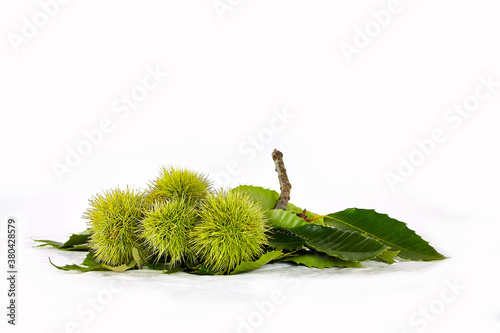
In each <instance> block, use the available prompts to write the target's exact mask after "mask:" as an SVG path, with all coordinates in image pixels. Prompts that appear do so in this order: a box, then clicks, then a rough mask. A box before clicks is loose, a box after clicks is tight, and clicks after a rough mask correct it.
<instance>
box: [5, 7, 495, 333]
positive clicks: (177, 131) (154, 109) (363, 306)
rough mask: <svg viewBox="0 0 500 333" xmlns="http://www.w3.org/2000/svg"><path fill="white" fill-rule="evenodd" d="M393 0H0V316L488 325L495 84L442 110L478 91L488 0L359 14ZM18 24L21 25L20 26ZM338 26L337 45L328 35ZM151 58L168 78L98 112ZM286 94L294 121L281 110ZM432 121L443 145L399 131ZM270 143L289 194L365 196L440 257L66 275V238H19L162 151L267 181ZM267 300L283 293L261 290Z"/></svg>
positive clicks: (58, 221)
mask: <svg viewBox="0 0 500 333" xmlns="http://www.w3.org/2000/svg"><path fill="white" fill-rule="evenodd" d="M47 2H48V0H45V1H43V0H42V1H41V3H47ZM214 4H219V5H220V4H222V5H220V6H224V4H225V6H226V7H223V8H225V10H226V11H223V12H221V11H220V10H221V9H219V12H218V10H217V9H216V7H214ZM227 6H229V8H230V10H229V9H228V7H227ZM388 6H389V7H390V6H391V5H389V1H373V0H372V1H290V0H286V1H285V0H281V1H236V0H233V1H229V0H224V1H220V2H213V1H212V0H205V1H159V0H156V1H153V0H151V1H124V0H120V1H118V0H113V1H105V2H103V1H67V3H65V4H62V1H61V3H60V4H59V5H58V8H55V7H53V6H52V7H51V10H52V11H53V12H52V16H50V17H49V16H48V15H47V14H44V11H43V9H42V7H41V5H40V3H39V2H38V1H34V0H31V1H26V0H24V1H16V2H12V1H9V2H7V1H2V3H1V5H0V35H1V42H0V57H1V59H0V60H1V61H0V88H1V98H0V110H1V122H0V124H1V128H0V147H1V150H0V153H1V155H0V156H1V160H0V161H1V162H0V168H1V173H0V191H1V192H0V195H1V203H0V205H1V206H0V218H1V220H2V221H3V222H2V224H1V225H2V227H1V231H0V232H1V235H2V244H1V253H3V254H2V255H1V256H0V257H1V258H2V259H1V263H2V264H1V265H0V267H1V268H2V271H4V272H5V271H6V269H7V268H6V265H5V264H6V244H5V239H6V237H5V233H6V228H7V227H6V222H7V218H8V217H9V216H13V217H15V218H16V219H17V223H18V236H19V245H18V252H19V253H18V259H19V281H18V290H19V295H18V306H19V307H18V326H16V327H15V328H12V327H10V325H7V324H6V316H5V313H6V309H5V306H6V302H7V296H6V291H7V283H6V282H7V281H6V279H5V278H2V279H1V280H2V283H0V288H1V291H0V295H2V296H1V301H0V303H1V304H2V306H1V308H2V309H3V310H1V312H2V314H1V317H0V318H2V319H1V327H2V331H4V328H6V327H7V328H8V329H9V332H15V331H18V332H33V331H35V330H36V331H39V332H57V333H59V332H105V331H109V330H113V331H119V330H122V331H127V332H128V331H147V330H151V331H152V330H153V329H155V330H162V331H169V330H182V331H186V332H194V331H203V332H305V331H308V332H312V331H322V332H323V331H326V332H333V331H339V332H365V331H368V330H369V331H371V332H384V333H387V332H390V333H392V332H394V333H403V332H407V333H413V332H445V331H455V332H471V331H481V332H498V327H499V326H500V301H499V299H500V292H499V288H498V284H497V283H496V282H497V280H498V276H499V275H498V273H499V269H498V267H499V266H498V264H497V263H496V262H497V259H498V254H499V250H500V246H499V245H498V243H499V242H498V232H499V231H500V227H499V225H500V224H499V222H500V221H499V219H498V214H497V212H496V210H497V207H498V202H499V194H498V193H499V192H498V188H499V186H500V181H499V177H498V170H499V169H500V162H499V161H500V159H498V158H497V152H498V143H499V138H500V135H499V131H498V124H499V120H500V117H499V114H498V110H499V108H500V86H498V85H497V86H496V87H493V88H492V89H491V91H490V92H489V94H488V97H487V98H484V99H483V100H481V101H480V102H479V104H478V105H477V107H475V108H474V110H473V111H471V112H470V114H469V115H468V116H467V117H466V118H464V119H463V120H461V121H460V123H459V121H458V120H455V121H453V122H452V121H451V120H450V118H445V117H446V115H448V116H451V114H448V112H449V111H448V110H450V108H453V105H454V104H461V103H463V102H464V101H469V102H471V103H472V102H474V98H475V97H474V96H475V93H476V88H477V87H478V86H480V85H481V79H480V78H481V77H482V78H484V79H487V78H488V77H489V78H490V79H491V80H492V81H494V82H500V68H499V67H500V65H499V59H500V46H499V39H498V31H500V20H498V12H499V9H500V6H499V5H498V4H497V3H496V2H494V1H486V0H483V1H474V2H472V1H457V0H454V1H451V0H450V1H439V2H438V3H436V1H430V0H420V1H410V0H401V2H400V3H399V5H397V6H396V10H394V11H393V14H391V17H390V19H388V17H387V16H385V20H386V21H385V22H386V23H387V24H384V25H385V26H383V27H381V25H380V24H379V23H376V22H377V21H376V20H375V18H374V15H373V14H372V12H373V11H375V12H378V13H381V12H380V11H381V10H386V9H387V8H388ZM221 8H222V7H221ZM391 8H392V7H391ZM46 10H47V9H46ZM222 10H224V9H222ZM49 11H50V10H49ZM383 13H387V12H383ZM44 15H45V16H44ZM379 16H380V15H379ZM44 17H45V18H47V17H48V20H47V21H46V22H44ZM36 20H38V21H36ZM389 20H390V22H389ZM34 21H35V23H36V24H37V25H38V27H36V26H35V31H33V29H31V30H30V29H29V28H27V27H26V26H27V25H29V24H32V23H33V22H34ZM27 22H28V23H27ZM29 22H31V23H29ZM367 28H368V29H372V30H370V31H369V33H370V35H371V37H370V36H369V37H367V38H368V40H367V39H366V37H365V40H364V43H365V44H366V45H363V44H362V43H361V42H363V37H362V36H361V37H360V32H359V31H360V30H361V31H363V30H365V29H367ZM377 29H378V30H377ZM23 32H24V33H25V35H23ZM26 34H27V35H26ZM22 38H24V39H22ZM15 40H17V41H18V43H17V44H16V42H13V41H15ZM20 40H21V41H22V42H19V41H20ZM355 43H358V44H357V45H358V46H359V47H358V48H357V53H355V54H352V55H351V56H350V57H346V55H345V54H344V53H343V51H342V47H344V48H345V47H346V45H347V44H349V45H351V46H352V47H356V44H355ZM360 43H361V44H360ZM147 68H150V70H151V69H156V68H158V69H159V70H160V71H162V72H166V73H168V76H167V77H165V78H164V79H163V80H162V82H161V83H159V84H158V85H157V87H156V88H154V89H152V90H151V91H149V92H147V96H145V98H144V100H143V101H141V102H140V103H138V105H137V107H135V108H133V109H129V110H124V109H123V108H122V109H121V111H120V112H115V111H118V110H117V109H116V108H114V106H115V107H116V106H117V104H116V103H121V102H120V100H121V98H122V96H123V95H124V94H131V93H132V92H134V91H135V92H136V93H139V92H140V90H141V88H140V85H141V84H142V82H143V80H144V78H145V77H146V76H147V75H148V70H147ZM149 82H150V83H151V82H153V81H149ZM497 84H498V83H497ZM478 89H480V91H482V92H483V93H485V92H487V90H485V88H484V87H483V88H478ZM476 101H477V99H476ZM120 105H121V106H122V107H123V104H120ZM284 110H286V112H288V114H290V116H289V118H287V120H286V121H284V120H282V119H278V118H276V112H278V113H279V112H281V113H283V112H285V111H284ZM125 111H129V112H128V113H127V114H125ZM455 116H456V115H455ZM105 119H108V120H109V122H110V123H111V126H112V130H111V131H108V132H109V133H105V134H103V136H102V137H99V135H96V136H95V140H94V141H95V144H93V145H92V146H91V148H90V149H91V151H90V150H89V149H88V148H89V146H88V144H87V146H86V148H87V151H86V153H87V155H86V156H83V157H82V158H81V161H79V162H78V163H74V164H75V165H73V166H72V167H70V172H65V173H64V174H63V175H62V176H61V177H60V178H58V176H57V174H56V172H55V171H54V164H55V163H61V164H65V163H66V162H65V160H66V158H67V155H68V152H69V151H70V150H71V149H77V147H79V146H80V147H83V146H85V145H86V143H84V142H85V140H86V137H85V135H84V132H85V131H87V132H88V131H91V130H93V129H96V128H97V127H98V126H99V124H100V122H102V121H103V120H104V121H106V120H105ZM447 119H448V120H447ZM455 119H456V118H455ZM454 124H455V126H454ZM439 129H441V130H442V132H443V133H445V136H446V140H444V142H440V143H437V144H434V147H431V146H432V145H428V152H427V153H428V154H427V155H423V153H419V152H418V149H419V148H418V146H417V144H416V142H415V141H416V140H417V141H422V140H428V139H429V138H431V136H432V133H433V132H434V131H436V130H438V131H439ZM82 142H83V143H82ZM274 148H279V149H280V150H281V151H282V152H283V153H284V156H285V164H286V167H287V170H288V173H289V177H290V180H291V182H292V185H293V189H292V200H291V201H292V202H293V203H295V204H297V205H300V206H303V207H306V208H308V209H310V210H312V211H315V212H318V213H331V212H335V211H339V210H343V209H345V208H348V207H359V208H374V209H377V211H379V212H383V213H388V214H390V216H391V217H394V218H397V219H399V220H402V221H405V222H407V223H408V224H409V226H410V228H412V229H414V230H416V231H417V233H419V234H420V235H422V236H423V237H424V238H425V239H427V240H429V241H430V242H431V244H432V245H434V246H435V247H436V248H437V249H438V251H440V252H441V253H443V254H445V255H447V256H449V257H450V259H448V260H445V261H441V262H435V263H418V262H417V263H413V262H404V261H400V262H398V263H396V264H394V265H391V266H389V265H385V264H382V263H369V264H367V267H366V268H363V269H326V270H318V269H309V268H306V267H294V266H290V265H285V264H278V265H271V266H266V267H264V268H263V269H261V270H258V271H254V272H251V273H247V274H242V275H239V276H234V277H233V276H231V277H200V276H190V275H187V274H183V273H181V274H176V275H162V274H159V273H157V272H148V271H134V272H127V273H124V274H121V275H120V274H111V273H102V272H92V273H86V274H79V273H68V272H61V271H58V270H56V269H55V268H53V267H52V266H50V264H49V262H48V257H49V256H50V257H51V258H52V259H53V260H54V262H56V263H57V264H66V263H75V262H78V261H79V260H81V259H82V257H81V254H78V253H77V254H74V253H65V252H57V251H55V250H51V249H45V248H44V249H37V248H33V245H34V243H33V242H32V241H31V238H35V239H36V238H51V239H54V238H55V239H59V240H63V239H64V238H65V237H66V236H67V235H68V234H69V233H71V232H78V231H82V230H84V229H85V228H86V225H85V221H84V220H83V219H81V214H82V213H83V211H84V210H85V209H86V207H87V200H88V198H89V197H90V196H91V195H93V194H95V193H98V192H100V191H102V190H103V189H107V188H111V187H116V186H120V187H122V188H123V187H125V186H127V185H129V186H133V187H136V188H141V187H144V186H145V185H146V184H147V182H148V181H150V180H152V179H154V178H155V177H156V175H157V172H158V169H159V167H160V166H161V165H178V166H185V167H189V168H193V169H196V170H198V171H201V172H205V173H207V174H210V175H211V177H212V179H214V180H215V179H219V181H218V182H217V183H218V185H226V186H232V187H234V186H237V185H239V184H254V185H260V186H264V187H269V188H273V189H276V190H278V181H277V178H276V175H275V172H274V165H273V162H272V159H271V157H270V156H271V155H270V154H271V151H272V150H273V149H274ZM431 148H432V149H431ZM410 156H413V157H414V158H415V159H416V161H417V162H418V163H417V164H419V165H417V166H416V167H414V170H413V172H411V174H409V175H405V177H403V178H401V180H402V181H401V182H398V183H397V184H396V185H395V186H394V187H393V188H391V186H389V183H388V182H387V180H386V175H387V173H389V172H392V173H394V174H397V172H398V168H402V167H401V166H400V163H401V158H402V159H406V160H408V159H409V158H410ZM418 157H420V159H418ZM234 164H236V166H234ZM66 171H67V170H66ZM228 171H229V172H231V174H230V176H229V177H228V175H229V173H228ZM408 173H410V172H408ZM225 180H229V182H228V183H227V182H225ZM223 183H226V184H223ZM450 284H452V285H453V284H458V285H459V287H453V288H451V289H450V287H449V285H450ZM457 288H458V289H457ZM273 295H282V297H280V298H279V300H280V301H279V302H277V303H273V305H272V306H271V305H270V304H271V303H270V302H272V300H273V299H274V298H273V297H274V296H273ZM92 299H96V300H97V301H96V302H97V305H96V306H95V307H94V308H93V307H92V306H91V302H92ZM259 304H260V305H259ZM262 304H264V305H262ZM425 309H427V310H425ZM421 311H429V317H425V316H424V315H422V312H421ZM242 323H246V324H242ZM244 325H249V326H246V327H243V326H244Z"/></svg>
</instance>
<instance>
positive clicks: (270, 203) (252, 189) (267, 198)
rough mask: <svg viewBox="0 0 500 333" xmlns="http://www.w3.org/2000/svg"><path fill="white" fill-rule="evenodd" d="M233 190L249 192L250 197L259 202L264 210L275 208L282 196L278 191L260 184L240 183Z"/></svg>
mask: <svg viewBox="0 0 500 333" xmlns="http://www.w3.org/2000/svg"><path fill="white" fill-rule="evenodd" d="M232 191H240V192H243V193H245V194H247V195H248V196H249V197H250V199H252V200H253V201H255V202H257V203H259V204H260V205H261V207H262V209H264V210H268V209H274V207H276V204H277V203H278V199H279V197H280V195H279V194H278V192H276V191H273V190H269V189H266V188H263V187H258V186H250V185H240V186H238V187H236V188H234V189H232Z"/></svg>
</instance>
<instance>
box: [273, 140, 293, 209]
mask: <svg viewBox="0 0 500 333" xmlns="http://www.w3.org/2000/svg"><path fill="white" fill-rule="evenodd" d="M272 157H273V161H274V164H275V166H276V167H275V170H276V172H277V173H278V179H279V181H280V190H281V193H280V198H279V200H278V203H277V204H276V207H275V209H283V210H286V206H287V204H288V200H290V190H291V189H292V185H291V184H290V181H289V180H288V176H287V174H286V169H285V164H284V163H283V154H282V153H281V152H280V151H279V150H277V149H275V150H274V151H273V153H272Z"/></svg>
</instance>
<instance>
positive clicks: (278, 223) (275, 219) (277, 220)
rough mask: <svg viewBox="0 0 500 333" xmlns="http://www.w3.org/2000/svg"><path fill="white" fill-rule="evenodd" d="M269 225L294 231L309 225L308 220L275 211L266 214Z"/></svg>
mask: <svg viewBox="0 0 500 333" xmlns="http://www.w3.org/2000/svg"><path fill="white" fill-rule="evenodd" d="M266 216H267V217H268V218H269V225H270V226H271V227H273V228H283V229H288V230H290V229H292V228H296V227H300V226H303V225H307V224H309V223H308V222H307V221H306V220H304V219H302V218H300V217H298V216H297V215H295V214H294V213H291V212H289V211H286V210H281V209H273V210H269V211H267V212H266Z"/></svg>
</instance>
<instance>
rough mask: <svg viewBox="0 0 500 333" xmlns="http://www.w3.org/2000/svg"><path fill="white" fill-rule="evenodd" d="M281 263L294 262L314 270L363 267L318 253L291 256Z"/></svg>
mask: <svg viewBox="0 0 500 333" xmlns="http://www.w3.org/2000/svg"><path fill="white" fill-rule="evenodd" d="M283 261H289V262H294V263H296V264H298V265H305V266H307V267H315V268H331V267H363V265H361V264H360V263H359V262H357V261H349V260H342V259H339V258H337V257H332V256H329V255H327V254H324V253H319V252H314V253H305V254H298V255H291V256H289V257H286V258H284V259H283Z"/></svg>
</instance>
